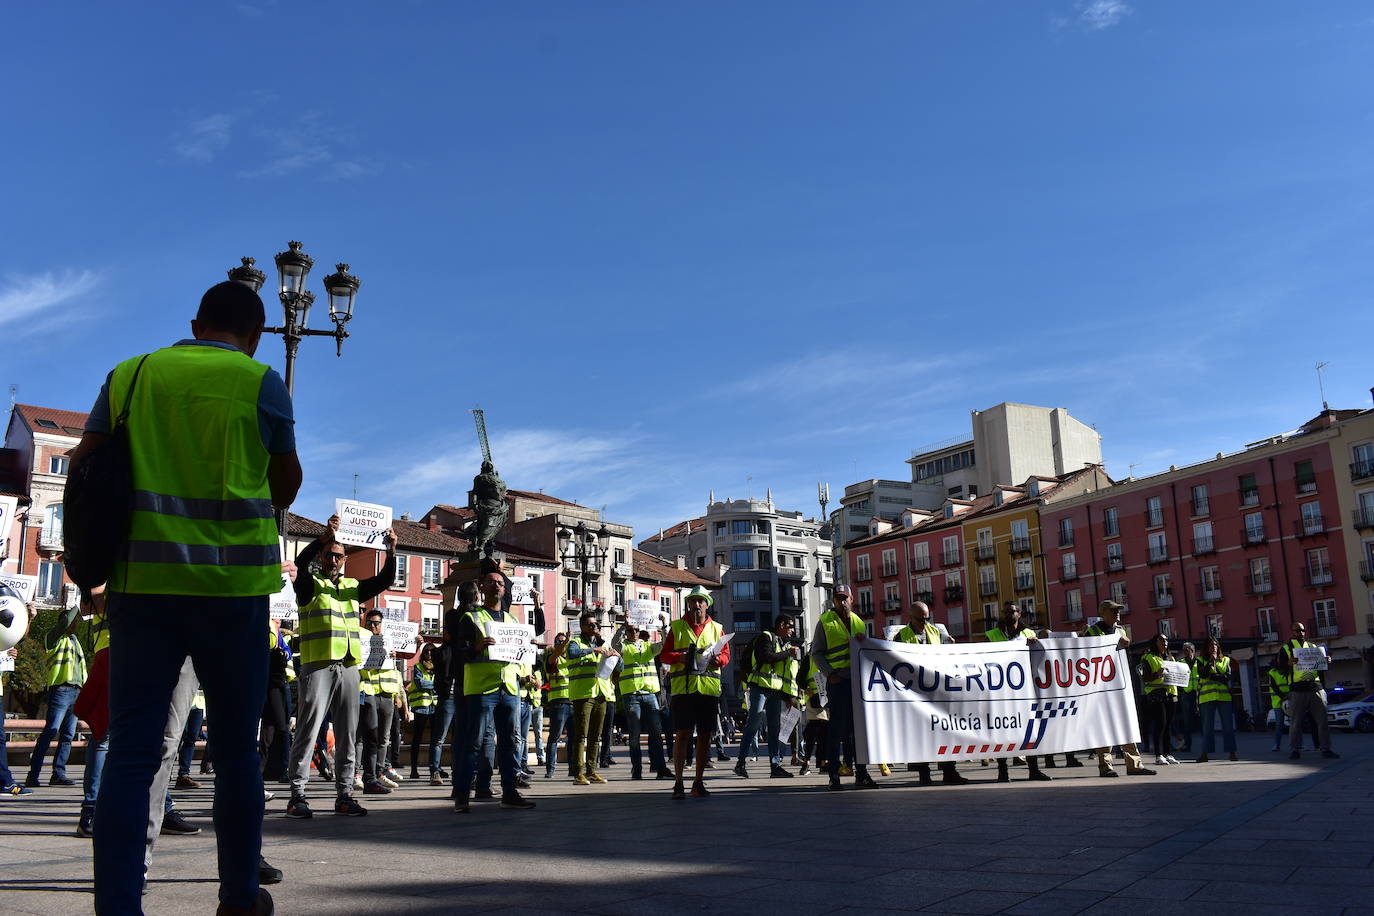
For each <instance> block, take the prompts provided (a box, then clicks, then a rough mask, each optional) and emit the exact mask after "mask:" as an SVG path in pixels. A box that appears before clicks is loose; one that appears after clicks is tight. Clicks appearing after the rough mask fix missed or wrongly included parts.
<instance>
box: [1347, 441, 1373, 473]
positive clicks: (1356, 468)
mask: <svg viewBox="0 0 1374 916" xmlns="http://www.w3.org/2000/svg"><path fill="white" fill-rule="evenodd" d="M1350 457H1351V458H1353V459H1354V460H1353V461H1352V462H1351V463H1350V479H1351V480H1352V481H1353V480H1364V479H1365V478H1366V477H1374V443H1371V442H1362V443H1360V444H1359V445H1357V446H1355V447H1354V448H1352V449H1351V450H1350Z"/></svg>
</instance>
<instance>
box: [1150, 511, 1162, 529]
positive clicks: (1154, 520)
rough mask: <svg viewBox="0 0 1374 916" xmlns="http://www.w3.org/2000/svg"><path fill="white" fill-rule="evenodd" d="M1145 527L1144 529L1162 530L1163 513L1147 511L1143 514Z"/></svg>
mask: <svg viewBox="0 0 1374 916" xmlns="http://www.w3.org/2000/svg"><path fill="white" fill-rule="evenodd" d="M1145 527H1146V528H1163V527H1164V513H1163V511H1160V512H1149V511H1147V512H1146V513H1145Z"/></svg>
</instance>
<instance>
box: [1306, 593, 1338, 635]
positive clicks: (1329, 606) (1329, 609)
mask: <svg viewBox="0 0 1374 916" xmlns="http://www.w3.org/2000/svg"><path fill="white" fill-rule="evenodd" d="M1312 616H1313V618H1315V620H1314V622H1315V623H1316V624H1317V635H1318V636H1335V635H1336V634H1337V633H1339V632H1340V627H1339V626H1338V625H1337V623H1336V599H1335V598H1322V599H1320V600H1318V601H1313V602H1312Z"/></svg>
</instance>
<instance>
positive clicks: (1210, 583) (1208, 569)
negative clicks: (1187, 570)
mask: <svg viewBox="0 0 1374 916" xmlns="http://www.w3.org/2000/svg"><path fill="white" fill-rule="evenodd" d="M1198 579H1199V581H1200V583H1201V585H1202V600H1203V601H1217V600H1219V599H1220V598H1221V569H1220V567H1217V566H1204V567H1202V569H1200V570H1198Z"/></svg>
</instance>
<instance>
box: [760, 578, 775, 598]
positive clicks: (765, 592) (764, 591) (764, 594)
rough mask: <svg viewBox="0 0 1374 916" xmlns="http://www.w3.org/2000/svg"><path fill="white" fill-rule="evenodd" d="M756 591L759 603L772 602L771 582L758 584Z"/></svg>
mask: <svg viewBox="0 0 1374 916" xmlns="http://www.w3.org/2000/svg"><path fill="white" fill-rule="evenodd" d="M758 591H759V600H760V601H772V600H773V583H772V582H768V581H763V582H760V583H759V588H758Z"/></svg>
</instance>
